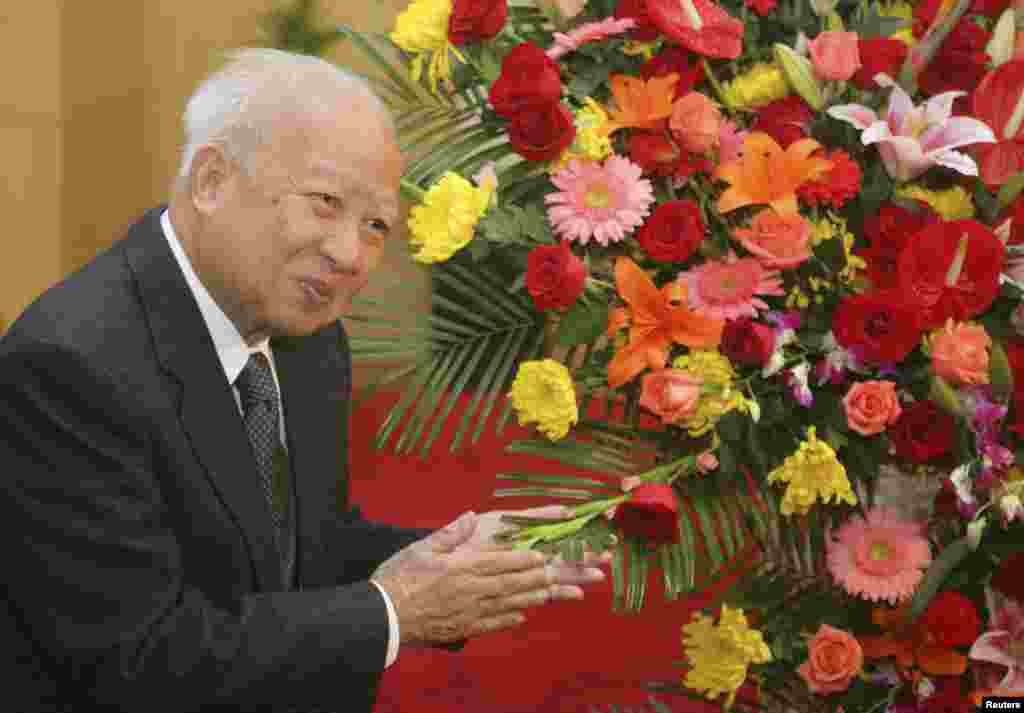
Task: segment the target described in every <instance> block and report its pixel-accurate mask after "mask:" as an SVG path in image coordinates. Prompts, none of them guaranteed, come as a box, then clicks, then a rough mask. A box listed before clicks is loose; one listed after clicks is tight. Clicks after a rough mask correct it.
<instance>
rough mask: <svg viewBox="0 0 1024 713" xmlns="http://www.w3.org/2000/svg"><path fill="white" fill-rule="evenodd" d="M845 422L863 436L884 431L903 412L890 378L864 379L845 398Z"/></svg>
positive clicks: (851, 388)
mask: <svg viewBox="0 0 1024 713" xmlns="http://www.w3.org/2000/svg"><path fill="white" fill-rule="evenodd" d="M843 408H845V409H846V422H847V423H848V424H849V426H850V428H852V429H853V430H854V431H856V432H857V433H859V434H861V435H862V436H873V435H875V434H876V433H881V432H882V431H884V430H885V428H886V426H889V425H890V424H892V423H895V421H896V419H897V418H899V417H900V414H901V413H903V409H901V408H900V402H899V399H898V398H897V397H896V384H894V383H893V382H891V381H861V382H858V383H856V384H854V385H853V386H851V387H850V390H849V391H847V392H846V396H845V397H843Z"/></svg>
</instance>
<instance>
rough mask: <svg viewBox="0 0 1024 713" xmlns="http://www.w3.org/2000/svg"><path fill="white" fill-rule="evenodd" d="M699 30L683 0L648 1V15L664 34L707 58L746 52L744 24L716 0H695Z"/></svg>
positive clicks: (731, 57) (735, 56) (738, 54)
mask: <svg viewBox="0 0 1024 713" xmlns="http://www.w3.org/2000/svg"><path fill="white" fill-rule="evenodd" d="M692 8H693V10H694V11H695V12H696V13H697V15H698V16H699V17H700V21H701V27H700V29H697V28H696V27H695V26H694V24H693V22H692V20H691V18H690V15H689V13H688V12H687V11H686V10H684V9H683V4H682V3H681V2H679V0H647V16H648V17H650V18H651V23H652V24H654V26H655V27H657V28H658V29H659V30H661V32H662V34H664V35H665V36H666V37H668V38H669V39H670V40H672V41H673V42H677V43H679V44H681V45H682V46H683V47H686V48H687V49H688V50H691V51H693V52H696V53H697V54H700V55H704V56H706V57H719V58H722V59H736V58H737V57H739V56H740V52H742V51H743V23H742V22H740V21H739V20H737V19H736V18H735V17H733V16H732V15H730V14H729V13H728V12H726V11H725V10H723V9H722V8H721V7H720V6H719V5H718V4H716V3H715V2H713V1H712V0H692Z"/></svg>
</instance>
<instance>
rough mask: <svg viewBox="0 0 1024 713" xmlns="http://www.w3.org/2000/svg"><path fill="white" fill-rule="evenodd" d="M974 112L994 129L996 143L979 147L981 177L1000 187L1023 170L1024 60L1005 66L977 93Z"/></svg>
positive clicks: (974, 100) (992, 72)
mask: <svg viewBox="0 0 1024 713" xmlns="http://www.w3.org/2000/svg"><path fill="white" fill-rule="evenodd" d="M972 113H973V114H974V116H975V118H977V119H980V120H981V121H983V122H985V123H986V124H988V125H989V127H991V129H992V131H993V133H995V135H996V143H994V144H977V145H975V147H974V153H975V155H976V156H977V159H978V168H979V172H980V174H981V178H982V180H983V181H985V183H986V184H988V185H989V186H991V187H993V188H998V187H999V186H1001V185H1002V184H1003V183H1005V182H1006V181H1007V179H1009V178H1011V177H1012V176H1014V175H1015V174H1018V173H1020V172H1021V171H1024V131H1022V129H1024V59H1016V60H1013V61H1012V62H1007V63H1005V64H1002V65H1000V66H998V67H996V68H995V69H993V70H992V71H991V72H989V73H988V74H986V75H985V78H984V79H982V80H981V84H979V85H978V88H977V89H975V90H974V95H973V97H972Z"/></svg>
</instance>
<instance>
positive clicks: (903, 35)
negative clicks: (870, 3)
mask: <svg viewBox="0 0 1024 713" xmlns="http://www.w3.org/2000/svg"><path fill="white" fill-rule="evenodd" d="M877 7H878V14H879V15H881V16H882V17H898V18H900V19H901V20H906V21H907V24H906V26H905V27H904V28H903V29H902V30H899V31H898V32H894V33H893V34H892V35H890V36H891V37H892V38H893V39H894V40H899V41H900V42H902V43H903V44H905V45H907V46H908V47H913V46H914V45H915V44H917V40H916V39H914V31H913V25H914V8H913V7H912V6H911V5H910V3H906V2H900V1H899V0H896V1H895V2H880V3H878V5H877Z"/></svg>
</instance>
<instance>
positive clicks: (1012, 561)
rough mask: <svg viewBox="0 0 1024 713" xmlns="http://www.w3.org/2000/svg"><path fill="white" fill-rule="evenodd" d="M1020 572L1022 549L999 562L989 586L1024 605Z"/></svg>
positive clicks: (1023, 560) (1023, 567)
mask: <svg viewBox="0 0 1024 713" xmlns="http://www.w3.org/2000/svg"><path fill="white" fill-rule="evenodd" d="M1022 571H1024V549H1021V550H1017V551H1016V552H1014V553H1013V554H1011V555H1009V556H1008V557H1006V559H1004V560H1003V561H1002V562H1000V563H999V567H998V568H997V569H996V571H995V572H994V573H993V574H992V579H991V580H989V584H991V585H992V588H993V589H995V590H996V591H997V592H1001V593H1002V594H1005V595H1006V596H1008V597H1010V598H1011V599H1015V600H1016V601H1017V602H1019V603H1021V604H1024V577H1021V576H1020V573H1021V572H1022Z"/></svg>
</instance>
